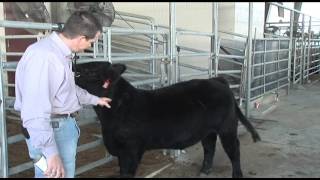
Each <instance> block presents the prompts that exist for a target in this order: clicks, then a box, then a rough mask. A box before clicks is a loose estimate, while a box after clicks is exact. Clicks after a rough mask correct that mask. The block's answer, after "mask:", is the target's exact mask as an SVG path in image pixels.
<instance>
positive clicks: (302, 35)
mask: <svg viewBox="0 0 320 180" xmlns="http://www.w3.org/2000/svg"><path fill="white" fill-rule="evenodd" d="M301 33H302V34H301V41H302V42H301V43H302V45H301V49H302V52H301V61H302V67H301V84H303V82H304V71H305V41H304V14H303V15H302V32H301Z"/></svg>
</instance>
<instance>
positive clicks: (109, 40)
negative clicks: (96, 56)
mask: <svg viewBox="0 0 320 180" xmlns="http://www.w3.org/2000/svg"><path fill="white" fill-rule="evenodd" d="M107 33H108V61H109V62H110V63H112V60H111V41H112V40H111V29H110V28H108V31H107Z"/></svg>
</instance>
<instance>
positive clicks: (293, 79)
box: [292, 38, 297, 84]
mask: <svg viewBox="0 0 320 180" xmlns="http://www.w3.org/2000/svg"><path fill="white" fill-rule="evenodd" d="M296 61H297V39H296V38H295V39H294V44H293V73H292V76H293V77H292V81H293V84H296V65H297V63H296Z"/></svg>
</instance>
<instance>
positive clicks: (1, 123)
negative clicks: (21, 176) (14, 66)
mask: <svg viewBox="0 0 320 180" xmlns="http://www.w3.org/2000/svg"><path fill="white" fill-rule="evenodd" d="M2 58H3V56H2V53H0V73H1V74H0V85H1V86H0V98H1V99H0V106H1V108H0V113H1V115H0V118H1V119H0V133H1V134H0V135H1V137H0V138H1V152H0V153H1V154H0V158H1V159H0V160H1V171H2V172H1V174H2V177H8V171H9V167H8V166H9V164H8V143H7V126H6V119H5V117H6V115H5V104H4V103H5V100H4V89H3V87H4V86H3V85H4V81H3V61H2Z"/></svg>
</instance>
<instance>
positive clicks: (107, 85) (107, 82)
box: [102, 79, 110, 89]
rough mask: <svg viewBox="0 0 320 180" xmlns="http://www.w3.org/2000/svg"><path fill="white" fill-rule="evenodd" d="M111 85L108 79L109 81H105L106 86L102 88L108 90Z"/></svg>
mask: <svg viewBox="0 0 320 180" xmlns="http://www.w3.org/2000/svg"><path fill="white" fill-rule="evenodd" d="M109 85H110V80H109V79H107V80H105V81H104V84H103V85H102V87H103V88H105V89H108V87H109Z"/></svg>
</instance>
